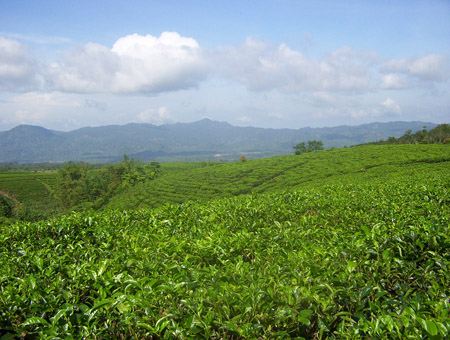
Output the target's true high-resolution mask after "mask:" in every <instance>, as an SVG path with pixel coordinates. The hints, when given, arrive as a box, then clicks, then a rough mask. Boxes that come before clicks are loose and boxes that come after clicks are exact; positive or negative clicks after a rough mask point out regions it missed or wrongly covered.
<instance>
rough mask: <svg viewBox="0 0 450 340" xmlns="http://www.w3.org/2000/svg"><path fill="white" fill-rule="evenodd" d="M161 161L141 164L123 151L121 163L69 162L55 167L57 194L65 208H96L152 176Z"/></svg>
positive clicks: (155, 173) (153, 176) (154, 175)
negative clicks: (93, 167) (95, 167)
mask: <svg viewBox="0 0 450 340" xmlns="http://www.w3.org/2000/svg"><path fill="white" fill-rule="evenodd" d="M159 167H160V165H159V163H157V162H151V163H149V164H146V165H144V164H142V163H141V162H140V161H136V160H134V159H130V158H129V157H128V155H124V158H123V161H122V162H120V163H114V164H110V165H108V166H106V167H104V168H102V169H100V170H90V167H89V166H88V165H87V164H83V163H69V164H67V165H66V166H65V167H64V168H62V169H60V170H59V171H58V179H57V182H56V190H55V192H56V195H57V197H58V198H59V199H60V200H61V202H62V204H63V205H64V207H65V208H73V207H76V206H78V207H79V208H81V209H87V208H89V207H94V208H99V207H100V206H102V205H104V204H105V203H106V202H107V201H108V199H109V198H110V197H111V196H113V195H115V194H117V193H119V192H121V191H122V190H123V189H125V188H127V187H130V186H134V185H135V184H137V183H140V182H145V181H146V180H150V179H154V178H155V177H156V175H157V174H158V169H159Z"/></svg>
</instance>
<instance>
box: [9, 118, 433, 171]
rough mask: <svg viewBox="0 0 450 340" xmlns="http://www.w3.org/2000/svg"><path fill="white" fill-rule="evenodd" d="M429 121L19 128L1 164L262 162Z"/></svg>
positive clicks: (352, 142) (416, 127) (369, 139)
mask: <svg viewBox="0 0 450 340" xmlns="http://www.w3.org/2000/svg"><path fill="white" fill-rule="evenodd" d="M424 125H426V126H427V127H428V128H432V127H434V126H436V124H433V123H425V122H391V123H371V124H364V125H359V126H338V127H330V128H302V129H298V130H294V129H263V128H253V127H235V126H232V125H230V124H228V123H223V122H214V121H211V120H208V119H203V120H201V121H198V122H195V123H177V124H167V125H161V126H155V125H151V124H127V125H123V126H119V125H110V126H102V127H86V128H81V129H78V130H74V131H70V132H61V131H52V130H47V129H45V128H42V127H38V126H29V125H20V126H17V127H15V128H13V129H11V130H9V131H2V132H0V162H18V163H35V162H65V161H85V162H90V163H95V162H97V163H108V162H114V161H120V159H121V158H122V156H123V154H128V155H130V156H131V157H133V158H140V159H142V160H144V161H149V160H156V161H164V162H167V161H201V160H236V159H237V158H239V156H241V155H243V154H244V155H245V156H246V157H247V158H249V159H250V158H263V157H271V156H276V155H286V154H291V153H292V147H293V146H294V145H296V144H297V143H299V142H306V141H308V140H314V139H317V140H322V141H323V142H324V146H325V148H330V147H342V146H350V145H356V144H362V143H367V142H373V141H377V140H380V139H385V138H388V137H391V136H394V137H399V136H401V135H402V134H403V133H404V132H405V131H407V130H412V131H418V130H419V129H421V128H422V127H423V126H424Z"/></svg>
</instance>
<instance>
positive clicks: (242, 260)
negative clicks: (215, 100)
mask: <svg viewBox="0 0 450 340" xmlns="http://www.w3.org/2000/svg"><path fill="white" fill-rule="evenodd" d="M449 162H450V153H449V149H448V146H445V145H444V146H442V145H381V146H364V147H356V148H350V149H347V148H344V149H338V150H331V151H321V152H317V153H313V154H304V155H300V156H285V157H277V158H271V159H267V160H254V161H247V162H239V163H231V164H222V163H170V164H163V165H162V167H161V169H162V170H161V174H160V175H159V176H158V177H156V178H155V179H154V180H152V181H149V182H145V183H142V184H140V185H136V186H134V187H130V188H129V189H128V190H126V191H124V192H122V193H120V194H118V195H117V196H114V197H113V198H112V200H111V202H110V204H111V206H110V207H109V208H111V207H114V205H117V206H116V207H115V208H116V209H106V208H105V210H104V211H96V212H94V211H85V212H70V213H67V214H65V215H63V216H59V217H54V218H51V219H48V220H43V221H38V222H34V223H27V222H17V223H15V224H12V225H10V226H8V227H4V228H2V229H0V285H1V290H0V329H2V335H3V336H4V338H5V339H12V338H20V337H26V338H49V339H55V338H61V339H63V338H64V339H68V338H75V339H82V338H91V339H125V338H126V339H128V338H134V339H142V338H147V339H173V338H175V339H189V338H193V339H202V338H204V339H210V338H212V339H240V338H242V339H244V338H245V339H272V338H277V339H280V338H281V339H289V338H294V339H295V338H296V339H302V338H303V339H312V338H316V339H319V338H329V339H367V338H374V339H375V338H377V339H378V338H389V339H408V338H409V339H417V338H428V339H445V338H448V335H447V334H448V333H449V331H450V316H449V312H450V300H449V299H450V296H449V295H450V290H449V288H448V287H450V270H449V265H450V247H449V245H450V232H449V221H450V171H449V170H450V166H449V164H450V163H449ZM49 181H51V180H50V179H49ZM195 183H197V185H195ZM174 188H178V190H174ZM170 193H172V194H170ZM150 196H152V197H150ZM126 197H129V200H127V199H126ZM177 202H180V203H177ZM127 205H128V206H127ZM139 206H141V208H140V209H135V208H137V207H139ZM2 339H3V338H2Z"/></svg>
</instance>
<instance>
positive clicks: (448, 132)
mask: <svg viewBox="0 0 450 340" xmlns="http://www.w3.org/2000/svg"><path fill="white" fill-rule="evenodd" d="M367 144H377V145H383V144H450V125H449V124H439V125H438V126H436V127H435V128H434V129H431V130H427V128H426V126H424V127H423V129H422V130H419V131H417V132H416V133H413V132H412V130H411V129H409V130H407V131H406V132H405V133H404V134H403V135H402V136H401V137H399V138H395V137H389V138H388V139H387V140H383V139H382V140H380V141H378V142H372V143H367Z"/></svg>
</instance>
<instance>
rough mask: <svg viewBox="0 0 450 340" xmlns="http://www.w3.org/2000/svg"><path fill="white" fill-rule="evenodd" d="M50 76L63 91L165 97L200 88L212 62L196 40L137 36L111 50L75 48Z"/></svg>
mask: <svg viewBox="0 0 450 340" xmlns="http://www.w3.org/2000/svg"><path fill="white" fill-rule="evenodd" d="M50 73H51V75H52V77H51V79H52V81H53V87H54V88H56V89H60V90H62V91H68V92H79V93H90V92H112V93H159V92H165V91H174V90H180V89H186V88H190V87H193V86H196V85H197V84H198V83H199V81H201V80H202V79H203V78H204V77H205V76H206V61H205V59H204V57H203V55H202V52H201V50H200V47H199V45H198V43H197V42H196V41H195V40H194V39H192V38H185V37H182V36H180V35H179V34H178V33H175V32H164V33H162V34H161V35H160V36H159V37H153V36H151V35H146V36H141V35H138V34H133V35H128V36H126V37H122V38H120V39H119V40H117V41H116V43H115V44H114V45H113V47H112V48H111V49H109V48H107V47H105V46H102V45H98V44H93V43H89V44H87V45H85V46H80V47H78V48H75V49H73V50H71V51H69V52H67V53H65V55H64V57H63V60H62V61H61V62H56V63H53V64H52V65H50Z"/></svg>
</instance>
